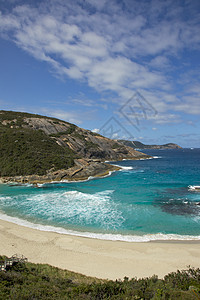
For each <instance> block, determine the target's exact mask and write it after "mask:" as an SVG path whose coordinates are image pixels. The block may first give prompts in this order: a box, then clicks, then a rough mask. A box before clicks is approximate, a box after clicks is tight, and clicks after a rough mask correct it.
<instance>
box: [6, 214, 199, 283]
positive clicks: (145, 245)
mask: <svg viewBox="0 0 200 300" xmlns="http://www.w3.org/2000/svg"><path fill="white" fill-rule="evenodd" d="M0 240H1V243H0V253H1V255H6V256H12V255H13V254H15V253H18V254H23V255H24V256H26V257H27V258H28V261H30V262H33V263H47V264H50V265H53V266H55V267H59V268H62V269H67V270H70V271H74V272H77V273H82V274H84V275H88V276H93V277H97V278H103V279H113V280H115V279H123V278H124V277H125V276H127V277H129V278H133V277H135V276H136V277H137V278H142V277H149V276H152V275H154V274H156V275H158V277H159V278H163V277H164V276H165V275H167V274H168V273H169V272H173V271H177V269H179V270H182V269H186V268H187V267H188V266H189V265H190V266H191V267H195V268H197V267H199V259H200V241H193V240H190V241H187V240H184V241H180V240H178V241H176V240H167V241H166V240H165V241H159V240H157V241H151V242H131V243H130V242H125V241H111V240H100V239H92V238H88V237H79V236H74V235H67V234H61V233H56V232H50V231H41V230H37V229H33V228H29V227H24V226H20V225H17V224H14V223H11V222H8V221H4V220H0Z"/></svg>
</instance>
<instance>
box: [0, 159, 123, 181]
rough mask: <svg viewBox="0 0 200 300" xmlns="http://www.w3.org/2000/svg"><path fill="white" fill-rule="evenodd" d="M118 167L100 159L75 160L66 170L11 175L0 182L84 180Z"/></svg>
mask: <svg viewBox="0 0 200 300" xmlns="http://www.w3.org/2000/svg"><path fill="white" fill-rule="evenodd" d="M119 169H120V168H119V167H116V166H112V165H109V164H105V163H102V162H100V161H93V160H88V159H77V160H75V166H74V167H72V168H69V169H66V170H64V169H63V170H57V171H54V172H48V173H47V174H46V175H42V176H39V175H36V174H35V175H27V176H11V177H2V178H0V182H1V183H8V182H17V183H33V184H37V183H45V182H52V181H61V180H63V181H66V180H69V181H77V180H86V179H88V178H89V177H90V176H93V177H102V176H106V175H108V174H109V172H113V171H117V170H119Z"/></svg>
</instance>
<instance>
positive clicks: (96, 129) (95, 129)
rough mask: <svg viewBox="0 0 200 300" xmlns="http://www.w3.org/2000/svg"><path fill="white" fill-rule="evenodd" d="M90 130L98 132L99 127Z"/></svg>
mask: <svg viewBox="0 0 200 300" xmlns="http://www.w3.org/2000/svg"><path fill="white" fill-rule="evenodd" d="M92 132H95V133H99V132H100V129H98V128H94V129H92Z"/></svg>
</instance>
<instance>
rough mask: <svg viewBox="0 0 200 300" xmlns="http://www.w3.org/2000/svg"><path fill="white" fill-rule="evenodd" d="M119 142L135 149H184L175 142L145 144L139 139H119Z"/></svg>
mask: <svg viewBox="0 0 200 300" xmlns="http://www.w3.org/2000/svg"><path fill="white" fill-rule="evenodd" d="M118 142H120V143H122V144H123V145H125V146H129V147H131V148H133V149H182V147H180V146H179V145H177V144H174V143H168V144H164V145H145V144H143V143H141V142H139V141H127V140H118Z"/></svg>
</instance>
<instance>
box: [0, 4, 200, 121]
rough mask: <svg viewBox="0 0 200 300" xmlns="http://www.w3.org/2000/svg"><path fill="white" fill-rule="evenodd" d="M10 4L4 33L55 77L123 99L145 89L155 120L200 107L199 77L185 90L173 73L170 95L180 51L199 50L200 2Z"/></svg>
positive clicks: (1, 17)
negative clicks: (176, 94)
mask: <svg viewBox="0 0 200 300" xmlns="http://www.w3.org/2000/svg"><path fill="white" fill-rule="evenodd" d="M17 3H18V2H16V4H17ZM12 7H13V8H12V9H11V10H10V11H9V12H2V13H1V14H0V32H1V34H2V36H3V37H5V36H6V37H7V38H9V39H10V40H11V41H13V42H14V43H15V44H16V45H17V46H18V47H20V48H21V49H23V50H24V51H26V52H27V53H29V54H30V55H31V56H33V57H35V58H36V59H37V60H40V61H43V62H46V63H47V64H48V65H49V66H51V70H53V72H54V73H55V75H56V76H61V77H63V78H65V76H66V77H70V78H72V79H74V80H78V81H80V82H82V83H86V84H88V85H89V86H90V87H92V88H94V89H95V90H97V91H99V92H106V91H110V92H113V93H114V94H115V95H116V97H117V98H118V99H120V104H121V103H123V102H124V101H126V100H127V98H128V97H129V95H132V94H133V92H134V91H136V90H142V91H144V94H145V97H147V99H148V101H149V102H150V103H151V104H152V105H154V106H155V107H156V109H157V110H158V112H159V114H160V116H157V118H155V122H156V123H165V122H167V120H168V122H175V120H177V115H175V114H173V113H170V111H171V109H175V111H176V112H183V111H184V112H187V113H190V114H199V113H200V107H199V104H198V103H199V94H200V90H199V87H198V84H199V82H198V83H197V84H196V85H195V86H193V87H189V88H188V93H189V92H190V94H188V95H187V94H185V88H184V87H183V85H182V84H181V83H180V82H181V78H177V81H178V80H179V85H180V87H179V95H178V96H174V93H175V92H176V90H175V88H174V73H173V72H175V71H176V70H175V68H176V67H175V66H174V65H173V60H174V59H177V58H178V57H180V56H182V55H183V51H184V50H186V49H190V50H197V49H200V35H199V32H200V25H199V14H198V13H199V11H196V8H197V7H198V1H185V2H184V4H183V5H182V2H181V1H172V0H167V1H158V0H152V1H137V0H135V1H130V0H124V1H121V2H120V3H118V2H117V1H114V0H112V1H107V0H104V1H97V0H93V1H91V0H87V1H85V2H80V1H71V0H70V1H61V0H56V1H55V0H54V1H53V0H50V1H42V2H41V3H40V2H36V3H35V4H32V3H31V4H27V5H13V6H12ZM130 8H131V9H130ZM186 13H187V14H186ZM191 16H192V18H191ZM178 97H179V98H178ZM180 97H181V99H182V101H180ZM74 101H78V102H79V103H81V101H82V100H81V99H74ZM85 103H86V102H85ZM82 104H83V102H82ZM87 105H88V106H90V105H91V102H89V101H88V102H87ZM57 116H59V113H57Z"/></svg>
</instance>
